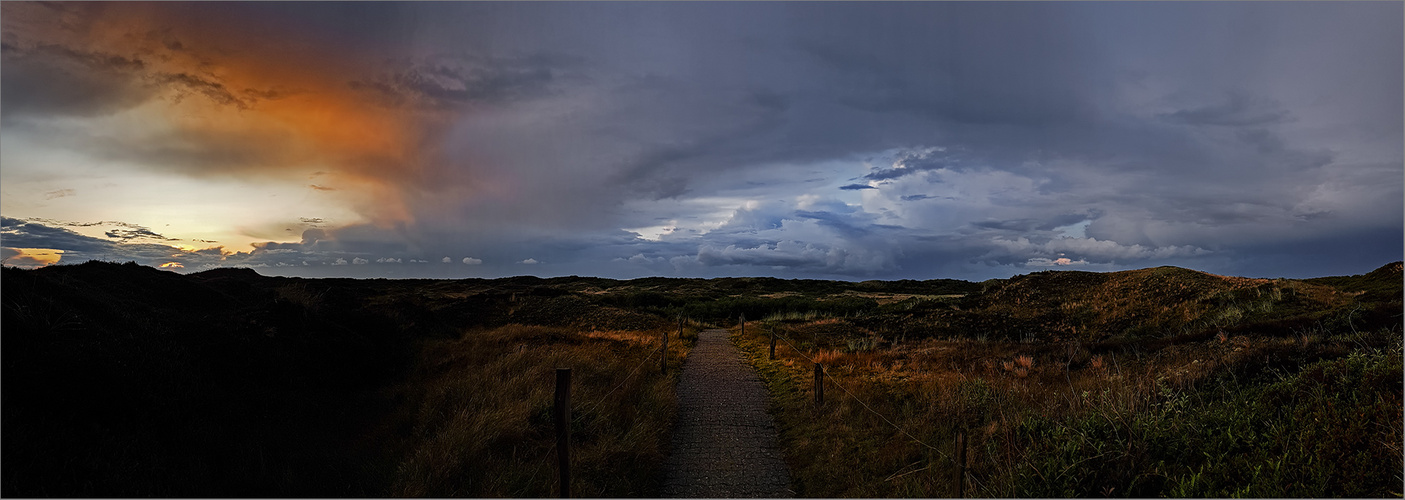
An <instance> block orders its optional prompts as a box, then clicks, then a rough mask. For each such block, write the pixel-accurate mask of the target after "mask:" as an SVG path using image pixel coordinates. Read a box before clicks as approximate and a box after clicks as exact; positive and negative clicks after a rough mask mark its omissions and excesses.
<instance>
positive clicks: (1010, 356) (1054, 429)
mask: <svg viewBox="0 0 1405 500" xmlns="http://www.w3.org/2000/svg"><path fill="white" fill-rule="evenodd" d="M772 329H775V330H776V331H778V332H780V333H782V334H783V335H786V334H789V335H794V336H795V337H794V338H793V339H792V340H791V341H792V342H794V343H795V345H796V346H798V347H799V348H800V350H796V349H792V348H791V346H790V345H788V344H786V343H785V342H781V343H780V345H779V348H778V349H777V358H778V359H776V360H775V361H770V360H768V359H767V358H768V355H767V348H768V346H769V338H768V333H769V332H770V331H771V330H772ZM805 331H806V329H804V328H792V327H788V326H786V325H781V324H754V323H753V324H748V328H747V332H746V336H744V337H737V338H736V341H737V342H738V343H739V345H741V346H742V347H743V348H744V349H745V350H746V351H747V352H749V353H750V356H751V357H752V361H753V363H754V365H755V366H757V368H758V369H759V371H760V372H761V373H762V375H763V377H764V378H765V379H766V380H767V381H768V383H769V384H770V387H771V391H772V393H773V396H774V399H773V401H774V405H773V411H774V412H775V413H776V416H777V418H778V421H779V424H780V427H781V431H782V432H781V434H782V435H781V440H782V445H783V446H784V447H785V448H786V452H787V460H788V462H789V464H790V466H791V468H792V476H793V477H794V481H795V483H796V484H795V489H796V491H797V492H798V493H799V494H800V495H802V496H810V497H897V496H921V497H942V496H952V495H955V494H956V491H957V490H956V478H957V469H956V464H955V462H954V460H952V457H953V456H954V455H955V452H954V435H955V433H956V432H957V431H958V430H960V431H964V433H965V434H966V435H967V436H968V438H967V439H968V441H969V447H968V450H967V454H968V466H969V469H968V471H969V473H968V475H967V477H966V486H965V494H966V495H974V496H991V497H1068V496H1134V497H1156V496H1174V497H1206V496H1209V497H1228V496H1235V497H1243V496H1248V497H1304V496H1352V497H1387V496H1399V495H1400V493H1401V489H1402V488H1401V485H1402V476H1401V471H1402V467H1405V462H1402V452H1401V440H1402V434H1401V428H1402V421H1401V408H1402V403H1401V377H1402V366H1401V356H1402V353H1401V336H1400V333H1399V331H1398V329H1380V330H1375V331H1371V332H1361V333H1353V332H1343V333H1339V334H1331V335H1324V336H1321V337H1308V336H1300V337H1286V338H1274V337H1244V336H1236V337H1230V338H1225V339H1210V340H1197V341H1187V342H1185V343H1181V344H1175V345H1171V346H1163V347H1161V348H1159V349H1156V350H1151V349H1146V350H1142V351H1138V350H1137V349H1127V350H1119V351H1109V352H1105V353H1097V354H1094V353H1092V352H1089V351H1088V350H1087V349H1086V346H1082V345H1079V344H1059V345H1047V344H1041V343H1038V342H1034V343H1012V342H980V341H936V340H932V341H925V342H916V343H911V344H908V345H904V346H899V347H889V348H887V349H875V348H872V347H870V346H869V345H865V344H863V343H854V342H848V343H846V344H839V346H837V347H833V348H826V342H825V340H824V339H822V338H813V337H811V338H807V337H805V336H804V335H805V334H804V333H803V332H805ZM831 342H833V341H832V340H831ZM1123 347H1127V346H1123ZM812 359H813V360H818V361H821V362H823V363H824V364H825V366H826V371H827V373H828V374H829V376H830V378H829V379H827V387H826V388H825V400H826V401H825V403H824V405H822V406H819V407H816V406H815V404H814V403H813V392H812V389H811V387H812V382H811V379H812V373H813V372H812V370H813V365H812V362H811V360H812ZM841 386H842V389H841ZM859 401H863V403H865V404H866V405H867V407H865V405H864V404H861V403H859ZM870 408H871V409H872V410H874V411H870ZM875 411H876V413H878V414H882V415H883V417H879V416H878V415H877V414H875ZM885 418H886V420H885ZM899 429H901V430H899ZM923 443H925V444H923Z"/></svg>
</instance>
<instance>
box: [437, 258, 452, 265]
mask: <svg viewBox="0 0 1405 500" xmlns="http://www.w3.org/2000/svg"><path fill="white" fill-rule="evenodd" d="M440 261H441V262H443V263H445V264H448V263H450V262H453V259H450V258H448V257H444V258H443V259H440Z"/></svg>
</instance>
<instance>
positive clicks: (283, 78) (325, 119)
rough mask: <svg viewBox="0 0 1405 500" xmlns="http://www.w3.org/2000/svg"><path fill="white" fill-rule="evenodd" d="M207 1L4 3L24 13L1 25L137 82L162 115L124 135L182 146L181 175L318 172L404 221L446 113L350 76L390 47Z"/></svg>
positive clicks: (327, 186) (365, 75) (30, 43)
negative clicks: (333, 37)
mask: <svg viewBox="0 0 1405 500" xmlns="http://www.w3.org/2000/svg"><path fill="white" fill-rule="evenodd" d="M210 5H211V4H206V5H201V4H198V3H193V4H191V3H179V4H160V3H154V4H148V3H137V4H127V3H123V4H85V5H76V6H75V5H62V6H59V7H57V8H48V7H41V6H35V5H24V6H15V5H13V4H7V5H6V6H5V7H6V9H5V15H6V17H18V18H21V19H19V20H14V21H12V22H8V23H6V31H7V35H13V36H12V37H11V38H13V39H17V40H18V42H17V44H15V45H14V46H15V47H27V48H28V49H27V50H35V51H37V50H41V49H43V50H51V51H59V50H61V51H63V53H64V54H69V55H70V56H71V57H73V58H75V59H76V60H79V61H80V62H81V63H82V64H87V65H89V66H91V67H99V66H101V67H102V68H105V69H110V70H111V71H109V72H111V73H114V74H121V75H127V77H128V78H131V79H133V80H134V81H139V82H140V87H141V88H143V89H147V90H149V91H151V92H152V98H151V99H147V100H146V101H145V102H146V103H148V104H150V103H155V104H156V105H155V106H154V108H153V110H154V111H152V112H155V113H157V115H156V116H158V117H159V120H158V121H160V122H161V123H154V124H152V123H143V126H145V127H147V128H150V129H152V130H154V131H147V132H145V133H146V134H147V135H146V136H140V135H138V134H139V132H141V131H134V132H131V133H132V134H133V137H134V139H133V140H132V141H129V142H147V143H160V144H161V148H160V150H161V151H162V152H166V151H168V150H170V149H179V152H180V153H181V155H180V156H179V157H178V158H177V159H176V160H173V162H179V163H180V165H179V166H178V167H173V168H177V169H179V170H180V171H181V173H184V174H187V175H192V176H197V177H198V176H211V175H226V176H228V175H233V176H250V175H255V176H266V177H274V178H289V179H291V178H295V177H302V176H305V175H306V174H307V173H308V172H311V171H313V170H316V171H322V172H326V176H325V177H324V178H322V179H321V180H320V181H319V182H318V184H317V185H313V186H311V188H312V189H314V190H326V191H331V190H335V191H336V193H335V194H333V193H328V195H329V196H341V197H345V198H347V199H348V201H349V202H350V203H352V204H353V205H354V206H356V207H358V210H359V211H361V212H362V215H363V216H364V217H366V218H368V219H369V220H371V221H372V222H375V223H378V224H380V225H391V224H395V223H403V222H410V221H411V219H412V214H411V211H410V210H409V209H408V207H407V205H406V203H405V200H404V193H405V191H406V187H407V186H409V185H412V184H414V183H416V182H419V180H420V179H422V178H423V177H424V176H423V171H424V170H425V169H426V168H430V167H431V166H432V164H431V163H430V162H431V161H432V159H433V151H432V143H433V141H432V140H431V136H432V135H433V133H434V130H436V129H437V128H438V127H439V126H440V125H441V124H442V123H444V118H443V113H442V112H440V111H436V110H428V109H423V108H414V107H407V106H392V105H385V104H384V103H379V102H377V101H376V99H375V96H374V95H373V94H370V93H368V92H367V91H365V90H364V89H358V88H357V86H356V85H354V82H358V81H371V80H374V79H375V78H377V77H378V76H379V75H382V74H385V73H386V72H387V68H385V67H382V66H381V65H384V64H385V63H384V60H385V57H381V56H385V55H386V54H392V53H394V49H395V48H393V47H392V48H388V49H387V51H386V54H364V53H349V52H348V51H346V50H343V49H341V48H340V47H337V46H335V45H334V44H332V45H328V44H325V43H318V41H316V40H312V39H309V38H308V37H304V36H301V35H300V34H299V33H297V32H293V31H291V30H288V31H286V32H284V31H279V30H278V29H277V28H274V27H270V26H263V25H257V26H255V25H250V24H244V23H237V22H232V21H228V20H227V19H225V16H222V15H220V13H218V12H214V11H215V10H217V9H220V8H228V6H213V7H212V6H210ZM55 10H61V11H62V12H54V11H55ZM7 20H9V19H7ZM258 24H262V23H258ZM16 27H22V28H23V29H18V28H16ZM11 28H16V29H11ZM52 47H61V49H56V48H52ZM7 50H24V49H7ZM119 63H120V64H119ZM172 144H174V145H172ZM122 146H126V144H123V145H122Z"/></svg>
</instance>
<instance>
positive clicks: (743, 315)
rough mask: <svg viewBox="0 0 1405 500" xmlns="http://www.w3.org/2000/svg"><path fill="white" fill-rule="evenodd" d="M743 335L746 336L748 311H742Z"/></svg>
mask: <svg viewBox="0 0 1405 500" xmlns="http://www.w3.org/2000/svg"><path fill="white" fill-rule="evenodd" d="M742 336H743V337H745V336H746V313H742Z"/></svg>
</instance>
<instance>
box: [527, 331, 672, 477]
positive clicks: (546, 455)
mask: <svg viewBox="0 0 1405 500" xmlns="http://www.w3.org/2000/svg"><path fill="white" fill-rule="evenodd" d="M665 331H666V330H665ZM680 333H681V332H680ZM665 335H666V334H665ZM665 342H667V341H665ZM664 345H666V344H659V345H658V346H656V347H654V349H653V350H652V351H649V353H648V354H645V355H644V357H642V358H640V360H639V362H638V363H636V364H635V365H634V368H633V369H631V370H630V371H629V374H628V375H625V377H624V378H623V379H621V380H620V382H619V383H618V384H615V387H613V388H611V389H610V390H609V391H608V392H606V393H605V395H604V396H601V397H600V399H599V400H597V401H595V403H594V404H591V405H590V406H589V407H586V408H585V409H584V410H582V411H580V412H579V413H578V414H577V415H576V416H575V418H572V419H571V425H575V424H577V423H580V421H581V419H583V418H585V416H586V414H588V413H590V412H593V411H595V410H596V409H598V408H599V407H600V405H602V404H605V400H606V399H609V397H610V395H612V394H614V393H615V391H618V390H619V389H620V388H621V387H624V385H625V384H627V383H629V381H630V379H633V378H634V375H635V374H636V373H639V369H640V368H642V367H643V366H644V364H645V363H649V362H652V361H653V359H654V355H655V354H658V353H660V352H662V351H663V349H664ZM664 357H667V353H664ZM665 361H666V360H665ZM552 456H555V454H554V453H551V452H547V453H543V454H542V456H541V458H540V459H538V460H537V464H536V466H534V467H533V468H532V475H531V476H528V477H527V486H528V487H530V486H531V485H532V484H535V482H536V479H537V474H539V473H541V469H542V467H543V466H544V465H546V463H547V460H548V459H549V458H551V457H552ZM524 493H525V492H524ZM559 493H560V496H561V497H563V498H564V497H567V496H569V495H568V493H567V492H559Z"/></svg>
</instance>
